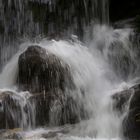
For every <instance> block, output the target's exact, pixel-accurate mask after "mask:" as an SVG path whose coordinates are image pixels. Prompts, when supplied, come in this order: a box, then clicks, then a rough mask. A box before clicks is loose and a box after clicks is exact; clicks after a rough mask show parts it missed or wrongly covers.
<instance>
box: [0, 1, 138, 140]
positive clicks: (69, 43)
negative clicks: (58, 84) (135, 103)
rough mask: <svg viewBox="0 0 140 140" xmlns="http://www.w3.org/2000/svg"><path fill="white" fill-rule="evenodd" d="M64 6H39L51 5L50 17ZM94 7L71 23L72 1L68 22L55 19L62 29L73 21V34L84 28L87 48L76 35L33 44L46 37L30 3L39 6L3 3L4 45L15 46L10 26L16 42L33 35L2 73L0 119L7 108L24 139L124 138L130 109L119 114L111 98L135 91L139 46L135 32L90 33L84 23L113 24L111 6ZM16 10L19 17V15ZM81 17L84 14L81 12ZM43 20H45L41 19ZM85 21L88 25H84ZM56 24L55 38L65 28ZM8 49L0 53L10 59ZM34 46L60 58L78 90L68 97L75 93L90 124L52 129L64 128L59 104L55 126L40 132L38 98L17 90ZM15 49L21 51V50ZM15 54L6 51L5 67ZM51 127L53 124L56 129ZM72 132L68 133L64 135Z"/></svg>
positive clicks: (96, 28) (106, 29) (96, 3)
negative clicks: (24, 56)
mask: <svg viewBox="0 0 140 140" xmlns="http://www.w3.org/2000/svg"><path fill="white" fill-rule="evenodd" d="M59 2H60V1H59V0H56V1H52V0H51V1H50V0H49V1H48V0H44V1H40V2H39V3H40V4H47V6H48V5H49V8H50V9H49V12H50V11H54V10H56V12H57V10H58V7H57V6H58V4H60V5H61V3H59ZM90 3H91V1H90V0H89V1H88V0H87V1H86V0H83V1H82V4H83V5H84V14H83V15H82V16H84V17H81V19H79V20H78V19H73V20H72V17H71V16H72V15H73V14H74V13H75V11H74V9H73V8H75V7H74V6H75V5H77V3H74V2H73V3H72V5H71V7H70V9H69V10H65V12H66V14H64V17H63V16H62V17H60V21H59V20H56V23H59V24H61V23H62V21H63V20H64V21H65V20H67V21H70V20H71V23H72V24H71V26H70V29H68V28H67V31H68V32H69V34H71V33H75V30H78V27H77V26H78V25H80V26H81V27H83V30H84V28H86V32H84V33H85V34H84V39H85V43H82V42H81V41H79V40H78V39H77V37H76V36H75V35H72V37H71V38H70V39H67V40H61V37H60V39H59V41H56V40H53V39H48V38H47V39H46V38H45V39H40V37H39V39H38V38H37V37H36V39H33V40H32V39H31V38H32V37H33V36H38V35H40V34H44V32H45V25H44V24H43V23H42V22H38V21H34V20H33V16H34V15H33V14H34V13H33V11H31V9H30V6H29V5H30V4H31V5H32V6H33V8H36V4H37V6H38V1H37V0H29V1H22V0H21V1H16V0H13V1H12V2H11V1H9V0H7V1H1V2H0V7H2V8H1V10H0V12H1V14H0V20H1V21H2V25H0V26H3V29H4V30H3V31H4V32H3V33H1V35H0V39H1V40H2V41H1V42H2V44H4V45H5V44H6V43H7V40H9V43H8V44H10V43H12V42H11V40H12V38H11V36H12V35H11V34H9V32H10V29H11V28H10V27H13V28H12V29H13V30H12V29H11V30H12V31H11V33H13V32H14V31H15V32H16V34H14V35H15V37H17V36H21V37H23V36H26V35H28V36H29V40H30V39H31V40H30V41H29V40H28V41H27V40H26V41H24V43H22V44H21V45H20V47H19V48H18V52H17V53H16V54H15V55H13V57H12V58H11V60H10V61H9V62H7V64H6V65H5V66H4V67H3V69H2V72H1V73H0V115H1V112H3V109H4V108H6V110H4V111H7V112H8V113H9V114H8V115H9V116H4V117H5V118H6V124H7V123H8V122H7V121H11V120H12V123H13V125H14V127H15V128H16V127H19V128H21V129H23V130H22V131H21V132H19V133H20V135H21V136H22V137H23V139H31V140H32V139H45V138H44V137H43V136H42V135H43V133H46V134H48V135H49V134H52V135H53V136H51V139H54V140H55V139H61V140H71V139H72V140H81V139H82V140H91V139H93V140H94V139H96V140H109V139H111V140H112V139H117V140H118V139H122V132H121V125H122V120H123V117H124V115H125V114H126V112H127V106H126V108H125V109H124V111H123V113H122V114H121V115H120V114H119V113H118V112H117V111H115V110H114V108H113V100H112V95H113V94H115V93H116V92H119V91H121V90H124V89H127V88H129V87H131V86H132V85H133V82H132V80H133V79H135V78H136V77H137V76H139V72H138V71H139V65H138V63H137V62H138V61H139V57H138V56H139V54H138V53H137V52H136V51H137V50H138V44H137V43H135V44H133V43H134V42H133V40H132V38H133V34H134V32H133V30H132V29H116V30H115V29H113V28H111V27H108V26H107V25H106V26H105V25H99V24H96V25H95V24H94V27H92V31H91V30H90V31H89V30H88V29H91V27H89V28H87V27H85V26H86V23H85V22H89V23H90V21H91V20H92V18H99V19H100V21H101V22H104V23H107V22H108V8H107V6H108V1H107V0H100V1H97V0H94V1H93V2H92V4H93V6H91V7H90V8H89V9H88V6H87V5H88V4H90ZM34 4H35V5H34ZM78 4H79V5H80V4H81V3H80V2H79V1H78ZM50 5H51V6H50ZM62 5H63V4H62ZM62 5H61V6H62ZM64 5H65V2H64ZM83 5H82V6H83ZM6 6H8V8H10V10H9V11H10V12H11V16H13V15H14V14H15V15H16V16H15V17H13V19H12V18H10V17H9V16H6V15H5V14H8V13H5V12H6V11H5V8H6ZM34 6H35V7H34ZM28 8H29V9H28ZM13 9H14V10H13ZM34 10H36V9H34ZM15 11H18V12H17V13H14V12H15ZM58 11H59V10H58ZM91 11H92V12H91ZM59 12H60V13H59V14H58V15H61V12H62V11H61V10H60V11H59ZM77 12H78V11H77ZM89 12H91V14H89ZM77 14H78V15H79V13H77ZM4 15H5V16H4ZM38 17H40V14H39V16H38ZM91 17H92V18H91ZM40 18H41V17H40ZM53 18H54V17H53ZM61 18H62V19H61ZM63 18H64V19H63ZM75 20H77V21H75ZM89 20H90V21H89ZM81 21H83V23H82V22H81ZM52 22H53V21H51V22H50V23H49V24H48V25H49V26H48V32H50V33H52V32H54V29H56V30H57V31H56V32H59V31H60V30H58V29H59V28H60V29H61V27H60V26H59V24H58V27H57V28H54V25H53V24H52ZM75 22H76V23H75ZM26 23H28V24H26ZM89 23H88V24H89ZM25 24H26V25H25ZM68 25H69V24H68ZM76 27H77V28H76ZM0 28H1V27H0ZM75 28H76V29H75ZM79 28H80V27H79ZM88 31H89V32H88ZM56 34H57V33H56ZM10 35H11V36H10ZM48 35H49V33H48ZM131 37H132V38H131ZM51 38H53V37H51ZM12 41H13V42H14V44H16V43H15V42H17V41H16V40H15V39H13V40H12ZM4 45H3V46H2V47H1V52H0V53H1V54H2V53H3V54H4V55H5V54H6V52H5V51H6V50H7V44H6V45H5V46H4ZM31 45H38V46H41V47H42V48H43V49H45V50H46V52H47V53H48V54H49V53H50V54H53V55H55V56H56V57H58V58H59V59H60V60H62V62H64V63H65V64H66V65H68V66H69V68H70V74H71V75H72V79H73V83H74V86H75V87H74V90H72V89H68V88H66V89H67V90H65V92H68V93H70V94H71V96H72V99H74V100H76V102H77V103H78V105H79V104H80V105H81V104H82V105H83V106H84V109H85V111H86V112H87V113H88V117H87V118H86V119H85V120H82V119H81V118H80V119H81V120H80V122H79V123H78V124H75V125H65V126H63V127H52V126H53V125H56V124H59V117H60V116H61V113H62V112H63V111H62V110H63V109H62V108H61V105H60V107H59V105H58V104H59V103H58V102H54V104H53V106H52V108H51V113H50V116H49V117H50V118H49V119H50V122H51V123H50V124H47V123H46V126H45V127H46V128H36V123H37V122H36V119H37V120H39V119H40V118H36V113H37V111H38V110H36V106H38V105H40V104H41V103H39V104H36V103H35V102H30V97H32V96H33V95H32V93H30V92H28V91H19V89H18V85H17V79H18V77H17V76H18V73H19V69H18V65H19V64H18V63H19V62H18V59H19V57H20V55H21V54H22V53H23V52H24V51H26V50H27V49H28V46H31ZM11 46H12V45H11ZM5 48H6V49H5ZM14 49H15V51H17V48H14ZM14 49H13V47H11V48H10V52H7V54H6V56H4V55H1V62H2V61H3V62H2V63H4V60H5V59H9V58H8V57H11V54H13V53H14V52H15V51H13V52H11V50H14ZM120 50H121V51H120ZM38 67H41V66H38ZM43 80H44V79H43ZM67 84H69V83H67ZM35 86H36V85H35ZM43 88H44V87H43ZM13 93H14V94H13ZM7 94H8V95H7ZM66 94H67V93H66ZM44 96H45V94H44ZM3 98H4V99H5V100H6V101H5V102H3ZM44 98H45V97H44ZM60 100H61V99H60ZM9 101H10V103H11V101H12V102H14V103H13V104H11V105H9ZM55 103H56V104H55ZM60 103H61V102H60ZM64 103H65V102H64ZM45 105H46V104H44V106H45ZM71 108H72V109H71V110H72V111H73V110H74V109H75V108H73V106H72V105H71ZM77 108H78V107H77ZM78 109H79V108H78ZM18 111H19V112H18ZM61 111H62V112H61ZM78 111H79V110H78ZM82 111H83V110H82ZM73 112H74V111H73ZM80 113H81V112H80V111H79V112H78V113H77V114H79V116H80ZM65 115H67V114H64V118H65ZM41 117H43V116H41ZM0 122H1V117H0ZM51 124H53V125H52V126H51ZM11 125H12V124H11ZM10 127H11V126H10V125H6V129H9V128H10ZM67 130H68V132H67V133H66V134H65V131H67ZM0 134H1V133H0ZM48 135H47V136H48ZM46 139H47V138H46Z"/></svg>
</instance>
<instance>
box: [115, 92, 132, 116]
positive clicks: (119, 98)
mask: <svg viewBox="0 0 140 140" xmlns="http://www.w3.org/2000/svg"><path fill="white" fill-rule="evenodd" d="M132 94H133V92H132V90H131V89H129V90H124V91H121V92H118V93H115V94H114V95H113V96H112V99H113V108H114V109H115V110H116V111H118V112H119V113H121V114H122V113H123V112H124V110H125V108H126V107H127V106H128V101H129V99H130V97H131V95H132Z"/></svg>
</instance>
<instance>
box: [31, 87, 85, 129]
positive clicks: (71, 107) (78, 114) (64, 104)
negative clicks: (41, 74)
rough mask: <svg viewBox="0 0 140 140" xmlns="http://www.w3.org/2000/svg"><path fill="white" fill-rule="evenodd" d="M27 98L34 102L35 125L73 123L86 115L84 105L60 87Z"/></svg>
mask: <svg viewBox="0 0 140 140" xmlns="http://www.w3.org/2000/svg"><path fill="white" fill-rule="evenodd" d="M29 100H30V101H31V102H32V103H34V104H35V110H36V113H35V122H36V124H35V125H36V126H44V125H50V126H59V125H64V124H75V123H78V122H79V121H80V120H82V119H86V117H87V116H86V115H87V114H86V113H87V112H86V111H85V109H84V106H82V104H81V103H80V102H79V101H76V100H74V99H73V98H72V97H71V96H70V95H66V93H64V92H63V91H62V90H60V89H53V90H51V91H50V92H47V93H44V94H42V93H41V94H34V95H33V96H32V97H31V98H30V99H29Z"/></svg>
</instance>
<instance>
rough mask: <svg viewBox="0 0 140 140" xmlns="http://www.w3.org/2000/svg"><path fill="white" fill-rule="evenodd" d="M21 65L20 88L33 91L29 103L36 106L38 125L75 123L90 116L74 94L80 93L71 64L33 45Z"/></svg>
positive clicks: (21, 58)
mask: <svg viewBox="0 0 140 140" xmlns="http://www.w3.org/2000/svg"><path fill="white" fill-rule="evenodd" d="M18 64H19V73H18V80H17V82H18V85H19V89H20V90H28V91H30V93H32V96H31V97H30V98H29V103H31V104H34V105H35V108H34V110H35V112H34V114H35V126H44V125H46V124H47V125H57V126H58V125H64V124H67V123H70V124H73V123H77V122H79V121H80V120H81V119H85V118H87V112H86V111H85V108H84V106H83V105H82V103H81V101H80V100H79V99H78V97H77V98H76V99H74V98H73V97H72V93H75V95H77V93H76V88H75V85H74V82H73V78H72V76H71V73H70V67H69V66H68V65H67V64H65V63H64V62H63V61H62V60H61V59H60V58H58V57H57V56H55V55H54V54H52V53H50V52H46V50H45V49H43V48H41V47H39V46H29V48H28V49H27V50H26V51H25V52H24V53H22V54H21V55H20V57H19V63H18ZM27 110H28V109H27ZM85 112H86V113H85Z"/></svg>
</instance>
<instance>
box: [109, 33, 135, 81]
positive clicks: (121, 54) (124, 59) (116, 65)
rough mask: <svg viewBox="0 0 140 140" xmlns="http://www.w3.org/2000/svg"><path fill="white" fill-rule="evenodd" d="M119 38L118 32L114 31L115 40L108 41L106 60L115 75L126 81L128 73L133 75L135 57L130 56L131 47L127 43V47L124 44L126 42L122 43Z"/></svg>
mask: <svg viewBox="0 0 140 140" xmlns="http://www.w3.org/2000/svg"><path fill="white" fill-rule="evenodd" d="M120 38H121V36H120V34H119V33H117V32H116V33H115V34H114V40H115V41H114V40H113V41H112V42H111V43H110V46H109V49H108V61H109V63H110V67H111V68H112V69H113V71H114V72H115V74H116V75H117V77H119V78H120V79H123V80H124V81H127V80H128V78H129V76H130V75H131V76H134V75H135V73H136V70H137V65H136V63H135V58H134V57H132V54H131V53H132V52H130V50H131V48H130V47H129V46H128V45H127V47H128V48H127V47H126V46H125V45H126V44H124V42H123V40H121V39H120ZM126 39H127V38H126ZM128 50H129V51H128ZM132 51H134V50H132Z"/></svg>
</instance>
